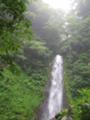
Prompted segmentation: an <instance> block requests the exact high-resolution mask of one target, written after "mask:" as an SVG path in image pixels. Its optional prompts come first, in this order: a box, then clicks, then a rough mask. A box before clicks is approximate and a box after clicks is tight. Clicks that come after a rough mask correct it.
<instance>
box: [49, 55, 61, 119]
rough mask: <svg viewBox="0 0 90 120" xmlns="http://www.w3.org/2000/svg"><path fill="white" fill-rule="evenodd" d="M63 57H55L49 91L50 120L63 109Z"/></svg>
mask: <svg viewBox="0 0 90 120" xmlns="http://www.w3.org/2000/svg"><path fill="white" fill-rule="evenodd" d="M62 102H63V59H62V57H61V56H60V55H57V56H56V57H55V60H54V63H53V66H52V73H51V88H50V92H49V100H48V111H49V120H51V119H52V118H54V117H55V115H56V114H58V113H59V112H60V111H61V110H62V107H63V106H62V105H63V103H62Z"/></svg>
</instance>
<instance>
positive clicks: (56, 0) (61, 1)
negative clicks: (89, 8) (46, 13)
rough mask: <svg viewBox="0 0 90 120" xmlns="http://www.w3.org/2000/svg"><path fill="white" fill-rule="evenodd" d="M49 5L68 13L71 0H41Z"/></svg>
mask: <svg viewBox="0 0 90 120" xmlns="http://www.w3.org/2000/svg"><path fill="white" fill-rule="evenodd" d="M43 1H44V2H45V3H47V4H48V5H49V6H50V7H52V8H54V9H59V8H60V9H61V10H62V11H64V12H66V13H68V12H69V11H70V9H71V0H43Z"/></svg>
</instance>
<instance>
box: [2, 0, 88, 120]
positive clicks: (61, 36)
mask: <svg viewBox="0 0 90 120" xmlns="http://www.w3.org/2000/svg"><path fill="white" fill-rule="evenodd" d="M29 2H30V0H29V1H26V0H15V1H12V0H0V28H1V29H0V120H35V119H36V118H37V112H38V108H39V106H40V104H41V103H42V100H43V99H44V88H45V85H46V84H47V80H48V73H49V63H50V61H51V59H52V58H53V56H55V55H56V53H60V54H61V55H62V56H63V58H64V73H65V74H64V81H65V88H66V92H67V98H68V104H69V110H67V109H65V110H64V111H63V112H62V113H60V114H59V115H57V116H56V118H57V119H58V120H61V118H62V117H63V116H68V117H69V116H70V117H72V118H73V120H90V7H89V6H90V1H89V0H75V2H74V3H73V4H74V5H77V6H76V7H75V9H73V11H71V13H69V14H68V15H64V13H63V12H62V11H54V10H52V9H51V8H49V7H48V6H47V5H44V4H43V3H42V1H41V0H38V1H35V2H33V3H29ZM27 3H28V4H30V7H29V6H28V4H27ZM39 6H40V7H39ZM27 8H28V9H27ZM27 10H29V11H28V12H27ZM27 13H29V14H27ZM31 23H32V25H31Z"/></svg>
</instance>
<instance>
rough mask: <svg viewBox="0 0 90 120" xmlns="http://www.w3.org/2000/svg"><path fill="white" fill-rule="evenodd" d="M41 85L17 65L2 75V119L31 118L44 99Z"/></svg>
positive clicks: (0, 118)
mask: <svg viewBox="0 0 90 120" xmlns="http://www.w3.org/2000/svg"><path fill="white" fill-rule="evenodd" d="M37 89H38V90H39V89H40V86H38V85H36V83H34V80H32V77H31V78H30V76H27V75H26V74H25V73H23V72H22V70H21V69H20V68H19V67H17V66H16V65H13V66H10V67H8V68H5V69H4V70H3V72H1V75H0V97H1V99H0V120H2V119H3V120H13V119H15V120H26V119H27V120H29V119H33V117H35V113H36V110H35V109H37V107H38V105H39V104H40V102H41V100H42V94H41V92H40V91H39V92H38V91H37Z"/></svg>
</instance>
